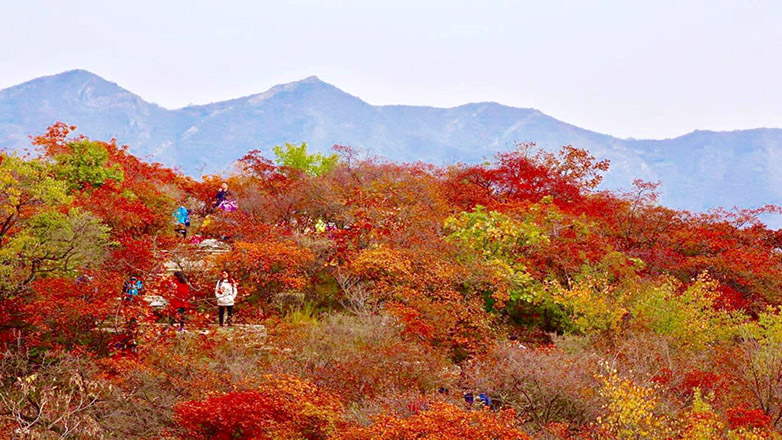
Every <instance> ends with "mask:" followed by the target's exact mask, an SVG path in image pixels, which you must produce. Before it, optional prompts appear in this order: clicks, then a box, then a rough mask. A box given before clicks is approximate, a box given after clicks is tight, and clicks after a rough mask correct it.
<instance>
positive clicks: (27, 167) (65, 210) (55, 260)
mask: <svg viewBox="0 0 782 440" xmlns="http://www.w3.org/2000/svg"><path fill="white" fill-rule="evenodd" d="M0 159H2V160H0V222H1V223H0V299H2V298H8V297H10V296H13V295H16V294H18V293H20V292H21V291H22V290H24V288H25V287H26V286H28V285H29V284H30V283H31V282H32V281H34V280H35V279H37V278H38V277H40V276H44V275H47V276H63V275H71V274H72V273H73V271H74V270H75V269H76V268H78V267H80V266H83V265H87V264H88V263H89V264H92V263H98V262H100V260H101V256H102V255H103V254H104V253H105V250H106V246H107V244H108V228H107V227H106V226H104V225H102V224H101V222H100V221H99V220H98V219H97V218H95V217H94V216H93V215H91V214H88V213H85V212H83V211H80V210H78V209H75V208H69V205H70V204H71V203H72V202H73V198H72V197H71V196H69V195H68V194H67V188H68V182H66V181H64V180H61V179H58V178H56V177H52V175H51V174H52V167H55V165H50V164H46V163H44V162H42V161H40V160H37V159H35V160H24V159H21V158H19V157H16V156H9V155H3V156H0Z"/></svg>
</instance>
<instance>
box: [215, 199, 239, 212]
mask: <svg viewBox="0 0 782 440" xmlns="http://www.w3.org/2000/svg"><path fill="white" fill-rule="evenodd" d="M217 207H218V208H219V209H222V210H223V211H226V212H233V211H236V209H237V208H238V207H239V205H238V204H237V203H236V200H233V199H231V200H228V199H226V200H223V201H222V202H220V204H219V205H217Z"/></svg>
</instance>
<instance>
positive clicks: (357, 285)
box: [0, 123, 782, 440]
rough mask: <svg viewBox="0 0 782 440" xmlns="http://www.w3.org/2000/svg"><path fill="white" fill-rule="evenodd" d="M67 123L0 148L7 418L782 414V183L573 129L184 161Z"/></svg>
mask: <svg viewBox="0 0 782 440" xmlns="http://www.w3.org/2000/svg"><path fill="white" fill-rule="evenodd" d="M74 130H75V127H72V126H68V125H67V124H64V123H57V124H55V125H53V126H51V127H50V128H49V129H48V130H47V132H46V133H44V134H41V135H40V136H37V137H34V138H33V139H32V145H31V150H30V152H29V153H26V154H21V153H9V152H5V153H0V381H1V382H2V383H0V433H5V435H4V436H3V437H2V438H9V439H28V438H29V439H59V438H72V439H109V438H117V439H205V440H206V439H215V440H229V439H255V440H265V439H291V440H292V439H322V440H326V439H329V440H333V439H346V440H359V439H385V440H407V439H437V440H451V439H454V440H455V439H497V440H499V439H546V440H555V439H562V440H564V439H573V440H577V439H780V438H782V435H780V429H782V314H780V311H781V310H782V309H781V308H780V307H782V231H779V230H771V229H769V228H767V227H765V226H764V224H763V223H762V222H761V221H760V219H759V216H761V215H763V214H767V213H780V212H781V210H780V208H779V207H776V206H771V205H769V206H765V207H761V208H757V209H737V208H733V209H719V210H713V211H709V212H706V213H696V212H686V211H678V210H673V209H669V208H666V207H665V206H662V205H661V204H660V203H659V200H658V196H659V190H660V183H659V182H643V181H636V182H634V185H633V187H632V188H627V189H625V190H622V191H607V190H603V189H601V187H600V182H601V179H602V176H603V175H604V174H605V173H606V172H607V171H608V169H609V162H608V161H606V160H597V159H596V158H595V157H593V156H592V155H591V154H590V153H589V152H588V151H585V150H583V149H579V148H577V147H574V146H565V147H563V148H561V149H560V150H559V151H558V152H556V153H552V152H547V151H545V150H542V149H539V148H537V147H536V146H535V145H534V144H519V145H517V146H516V147H515V148H513V149H512V150H511V151H507V152H505V153H501V154H498V155H497V156H496V157H493V158H491V159H489V160H487V161H486V162H485V163H482V164H455V165H449V166H435V165H431V164H427V163H395V162H390V161H387V160H384V159H382V158H378V157H372V156H368V155H367V154H364V153H361V152H360V151H358V150H356V149H353V148H351V147H347V146H339V145H336V146H334V148H333V153H331V154H320V153H310V152H308V151H307V147H306V144H301V145H294V144H285V145H281V146H279V147H276V148H275V149H274V151H273V156H274V157H266V156H264V155H263V154H262V153H261V152H260V151H251V152H248V153H247V154H246V155H245V156H244V157H241V158H238V159H237V161H236V164H235V166H234V168H233V169H232V171H231V172H230V173H226V174H225V175H219V176H218V175H214V176H204V177H203V178H200V179H194V178H192V177H189V176H186V175H184V174H183V173H182V172H180V171H178V170H177V169H171V168H167V167H165V166H163V165H161V164H157V163H151V162H150V161H146V160H144V159H143V158H138V157H135V156H134V155H132V154H130V153H129V151H128V147H126V146H121V145H118V144H117V142H116V141H113V140H110V141H102V140H94V139H87V138H85V137H82V136H75V135H73V133H74ZM663 183H664V182H663ZM221 188H223V189H222V190H221ZM226 188H227V191H226ZM226 202H228V203H226ZM180 207H184V210H185V211H186V213H187V215H188V218H187V221H186V223H185V222H179V220H177V219H175V215H174V214H175V213H177V212H179V211H180V210H179V208H180ZM185 211H182V212H185ZM180 223H182V224H180ZM224 272H225V274H224ZM226 274H227V276H226ZM223 279H226V280H228V282H229V284H230V285H231V286H234V291H233V295H235V299H232V300H231V302H233V301H235V303H234V304H233V306H232V308H231V309H227V310H225V312H226V313H227V315H228V317H227V323H226V324H228V325H225V326H221V325H219V324H218V320H219V318H218V310H219V308H223V307H227V303H226V304H223V303H221V304H220V306H219V307H218V299H217V298H216V293H217V294H220V292H221V291H222V290H221V289H222V287H221V286H223V284H221V283H222V281H220V280H223ZM129 286H130V287H129ZM229 290H230V289H229ZM231 312H233V316H231Z"/></svg>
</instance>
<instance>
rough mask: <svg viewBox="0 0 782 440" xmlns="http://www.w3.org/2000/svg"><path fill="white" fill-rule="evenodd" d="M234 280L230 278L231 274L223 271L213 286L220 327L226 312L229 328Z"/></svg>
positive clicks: (234, 291)
mask: <svg viewBox="0 0 782 440" xmlns="http://www.w3.org/2000/svg"><path fill="white" fill-rule="evenodd" d="M236 293H237V290H236V280H234V279H233V278H231V274H229V273H228V271H226V270H224V271H223V273H222V274H220V280H219V281H217V284H216V285H215V296H216V297H217V308H218V310H219V312H220V327H222V326H223V318H224V317H225V312H226V310H227V311H228V326H229V327H230V326H231V317H232V316H233V314H234V300H235V299H236Z"/></svg>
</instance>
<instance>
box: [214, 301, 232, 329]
mask: <svg viewBox="0 0 782 440" xmlns="http://www.w3.org/2000/svg"><path fill="white" fill-rule="evenodd" d="M217 309H218V310H219V311H220V327H222V326H223V317H224V316H225V310H226V309H228V325H231V317H232V316H233V315H234V306H217Z"/></svg>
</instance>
